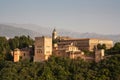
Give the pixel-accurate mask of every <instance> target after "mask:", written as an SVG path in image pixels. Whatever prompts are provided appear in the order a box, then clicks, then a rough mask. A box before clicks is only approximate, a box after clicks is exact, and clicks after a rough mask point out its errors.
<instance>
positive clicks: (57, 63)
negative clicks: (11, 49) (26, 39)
mask: <svg viewBox="0 0 120 80" xmlns="http://www.w3.org/2000/svg"><path fill="white" fill-rule="evenodd" d="M0 80H120V55H115V56H113V57H111V58H108V59H106V60H103V61H101V62H99V63H94V62H85V61H83V60H81V59H77V60H72V59H69V58H60V57H54V56H52V57H51V58H50V59H49V60H48V61H46V62H42V63H40V62H39V63H35V62H29V61H23V62H18V63H13V62H10V61H0Z"/></svg>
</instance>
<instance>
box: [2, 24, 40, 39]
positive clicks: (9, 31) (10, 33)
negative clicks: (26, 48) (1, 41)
mask: <svg viewBox="0 0 120 80" xmlns="http://www.w3.org/2000/svg"><path fill="white" fill-rule="evenodd" d="M21 35H26V36H27V35H29V36H31V37H32V38H33V37H35V36H38V35H40V33H37V32H35V31H32V30H27V29H23V28H17V27H13V26H11V25H5V24H0V36H6V37H9V38H11V37H14V36H21Z"/></svg>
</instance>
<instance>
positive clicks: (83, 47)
mask: <svg viewBox="0 0 120 80" xmlns="http://www.w3.org/2000/svg"><path fill="white" fill-rule="evenodd" d="M98 44H105V45H106V49H110V48H111V47H113V41H112V40H106V39H96V38H82V39H80V38H77V39H75V38H70V37H66V36H58V35H57V31H56V30H55V29H54V30H53V32H52V37H45V36H42V37H35V42H34V50H33V49H32V48H31V47H29V48H24V49H15V50H14V51H12V52H11V53H12V55H13V57H14V62H19V61H20V60H26V59H29V60H30V59H32V61H33V62H42V61H45V60H48V58H49V57H50V56H51V55H54V56H59V57H68V58H70V59H77V58H81V59H83V60H85V61H95V62H99V61H100V60H102V59H105V58H106V57H105V55H104V49H97V45H98ZM84 51H91V52H93V53H94V54H91V55H86V54H85V53H84Z"/></svg>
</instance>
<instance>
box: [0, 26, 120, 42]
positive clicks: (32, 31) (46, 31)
mask: <svg viewBox="0 0 120 80" xmlns="http://www.w3.org/2000/svg"><path fill="white" fill-rule="evenodd" d="M52 30H53V29H52V28H47V27H41V26H39V25H34V24H0V36H7V37H14V36H20V35H30V36H31V37H32V38H34V37H35V36H43V35H45V36H51V34H52ZM57 32H58V35H59V36H70V37H74V38H102V39H111V40H113V41H115V42H118V41H120V35H102V34H96V33H79V32H74V31H69V30H64V29H57Z"/></svg>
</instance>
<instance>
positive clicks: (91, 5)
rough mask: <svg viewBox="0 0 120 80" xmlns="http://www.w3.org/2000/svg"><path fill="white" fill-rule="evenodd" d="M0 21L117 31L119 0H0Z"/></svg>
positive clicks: (100, 31) (114, 32)
mask: <svg viewBox="0 0 120 80" xmlns="http://www.w3.org/2000/svg"><path fill="white" fill-rule="evenodd" d="M0 23H17V24H37V25H40V26H43V27H52V28H54V27H56V28H62V29H68V30H73V31H77V32H81V33H85V32H90V33H92V32H93V33H99V34H120V0H0Z"/></svg>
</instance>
